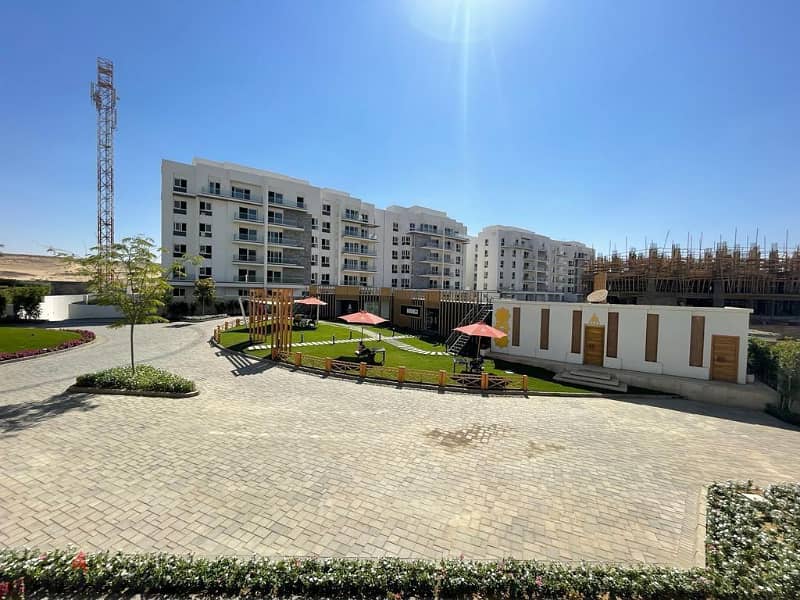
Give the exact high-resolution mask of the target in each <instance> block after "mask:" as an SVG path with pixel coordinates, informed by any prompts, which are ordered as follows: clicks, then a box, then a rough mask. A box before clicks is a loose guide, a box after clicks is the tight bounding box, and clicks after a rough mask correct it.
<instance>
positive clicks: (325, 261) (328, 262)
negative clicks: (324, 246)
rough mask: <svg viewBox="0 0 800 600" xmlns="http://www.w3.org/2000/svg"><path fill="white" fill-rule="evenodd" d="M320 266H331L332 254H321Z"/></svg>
mask: <svg viewBox="0 0 800 600" xmlns="http://www.w3.org/2000/svg"><path fill="white" fill-rule="evenodd" d="M320 261H321V262H320V266H322V267H330V266H331V257H330V256H321V257H320Z"/></svg>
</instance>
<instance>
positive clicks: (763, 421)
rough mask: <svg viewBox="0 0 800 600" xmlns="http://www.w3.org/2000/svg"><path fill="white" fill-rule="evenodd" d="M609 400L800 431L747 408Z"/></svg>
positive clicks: (669, 400) (691, 402)
mask: <svg viewBox="0 0 800 600" xmlns="http://www.w3.org/2000/svg"><path fill="white" fill-rule="evenodd" d="M607 397H608V398H611V399H612V400H619V401H621V402H629V403H631V404H640V405H642V406H652V407H653V408H666V409H668V410H676V411H678V412H683V413H689V414H693V415H702V416H704V417H712V418H715V419H725V420H726V421H738V422H739V423H748V424H750V425H763V426H765V427H775V428H776V429H787V430H789V431H800V427H797V426H795V425H792V424H791V423H786V422H785V421H781V420H780V419H778V418H776V417H773V416H772V415H770V414H767V413H766V412H762V411H757V410H748V409H746V408H735V407H730V406H719V405H717V404H711V403H706V402H697V401H694V400H686V399H684V398H665V397H663V396H653V397H648V396H630V397H628V396H622V395H617V394H613V395H609V396H607Z"/></svg>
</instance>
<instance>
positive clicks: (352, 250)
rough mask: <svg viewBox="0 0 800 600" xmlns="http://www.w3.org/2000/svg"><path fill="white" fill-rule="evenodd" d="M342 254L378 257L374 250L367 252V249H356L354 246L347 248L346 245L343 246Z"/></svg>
mask: <svg viewBox="0 0 800 600" xmlns="http://www.w3.org/2000/svg"><path fill="white" fill-rule="evenodd" d="M342 252H343V253H345V254H359V255H361V256H377V255H378V253H377V252H375V251H374V250H369V249H367V248H356V247H354V246H347V245H345V246H344V249H343V250H342Z"/></svg>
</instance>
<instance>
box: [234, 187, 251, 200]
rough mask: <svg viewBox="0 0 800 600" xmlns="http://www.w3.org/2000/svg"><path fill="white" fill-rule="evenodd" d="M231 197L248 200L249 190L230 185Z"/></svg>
mask: <svg viewBox="0 0 800 600" xmlns="http://www.w3.org/2000/svg"><path fill="white" fill-rule="evenodd" d="M231 197H233V198H238V199H239V200H250V190H248V189H246V188H240V187H236V186H235V185H232V186H231Z"/></svg>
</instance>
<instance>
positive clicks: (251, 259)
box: [233, 254, 261, 263]
mask: <svg viewBox="0 0 800 600" xmlns="http://www.w3.org/2000/svg"><path fill="white" fill-rule="evenodd" d="M233 260H234V261H235V262H246V263H260V262H261V259H260V258H259V257H258V256H255V255H244V254H234V255H233Z"/></svg>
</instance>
